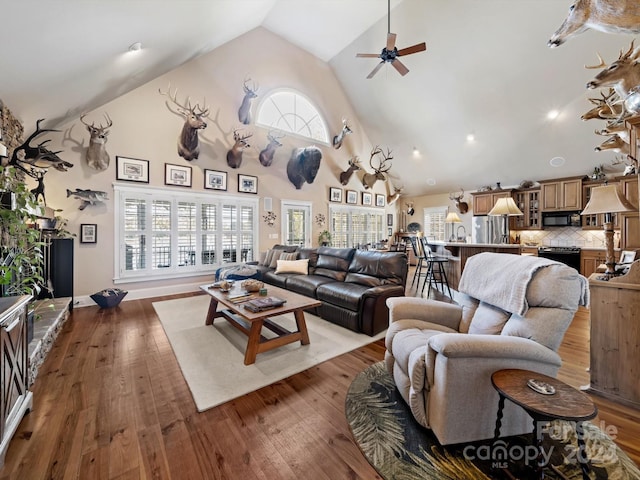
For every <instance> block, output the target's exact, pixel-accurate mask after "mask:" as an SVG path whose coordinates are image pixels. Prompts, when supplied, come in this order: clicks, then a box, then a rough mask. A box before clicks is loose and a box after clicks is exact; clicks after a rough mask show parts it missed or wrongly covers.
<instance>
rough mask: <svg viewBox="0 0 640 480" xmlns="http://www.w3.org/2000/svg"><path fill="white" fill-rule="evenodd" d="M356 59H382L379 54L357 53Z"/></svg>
mask: <svg viewBox="0 0 640 480" xmlns="http://www.w3.org/2000/svg"><path fill="white" fill-rule="evenodd" d="M356 57H361V58H380V54H379V53H356Z"/></svg>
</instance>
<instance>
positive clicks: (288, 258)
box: [280, 252, 298, 260]
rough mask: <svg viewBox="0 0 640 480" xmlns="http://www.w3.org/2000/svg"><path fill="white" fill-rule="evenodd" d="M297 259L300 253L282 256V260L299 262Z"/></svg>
mask: <svg viewBox="0 0 640 480" xmlns="http://www.w3.org/2000/svg"><path fill="white" fill-rule="evenodd" d="M297 259H298V252H292V253H282V254H280V260H297Z"/></svg>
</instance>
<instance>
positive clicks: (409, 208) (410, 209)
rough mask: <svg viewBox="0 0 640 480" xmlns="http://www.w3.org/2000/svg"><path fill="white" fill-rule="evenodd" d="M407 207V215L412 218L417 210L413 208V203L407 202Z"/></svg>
mask: <svg viewBox="0 0 640 480" xmlns="http://www.w3.org/2000/svg"><path fill="white" fill-rule="evenodd" d="M405 205H406V206H407V215H409V216H410V217H412V216H413V214H414V213H416V210H415V208H413V202H406V203H405Z"/></svg>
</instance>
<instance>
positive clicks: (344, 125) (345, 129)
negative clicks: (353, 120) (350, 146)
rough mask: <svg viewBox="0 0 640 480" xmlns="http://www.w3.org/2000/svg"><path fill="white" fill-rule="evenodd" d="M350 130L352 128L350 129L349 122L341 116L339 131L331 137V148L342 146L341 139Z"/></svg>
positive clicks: (350, 131)
mask: <svg viewBox="0 0 640 480" xmlns="http://www.w3.org/2000/svg"><path fill="white" fill-rule="evenodd" d="M352 132H353V130H351V127H349V124H348V123H347V119H346V118H343V119H342V130H340V133H338V135H336V136H334V137H333V148H335V149H336V150H337V149H338V148H340V147H341V146H342V141H343V140H344V137H346V136H347V135H349V134H350V133H352Z"/></svg>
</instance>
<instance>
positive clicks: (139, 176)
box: [116, 156, 149, 183]
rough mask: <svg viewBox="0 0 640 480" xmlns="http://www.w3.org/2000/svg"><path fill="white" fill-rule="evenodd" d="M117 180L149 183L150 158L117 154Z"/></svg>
mask: <svg viewBox="0 0 640 480" xmlns="http://www.w3.org/2000/svg"><path fill="white" fill-rule="evenodd" d="M116 180H126V181H127V182H141V183H149V160H140V159H137V158H128V157H118V156H116Z"/></svg>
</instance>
